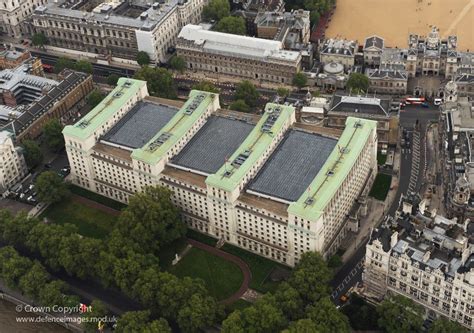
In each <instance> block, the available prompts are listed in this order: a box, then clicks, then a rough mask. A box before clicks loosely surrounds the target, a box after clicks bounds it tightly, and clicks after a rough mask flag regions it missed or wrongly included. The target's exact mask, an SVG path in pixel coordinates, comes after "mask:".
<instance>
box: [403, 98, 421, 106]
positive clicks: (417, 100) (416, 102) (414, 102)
mask: <svg viewBox="0 0 474 333" xmlns="http://www.w3.org/2000/svg"><path fill="white" fill-rule="evenodd" d="M424 102H425V98H424V97H408V98H406V99H405V103H406V104H407V105H420V104H423V103H424Z"/></svg>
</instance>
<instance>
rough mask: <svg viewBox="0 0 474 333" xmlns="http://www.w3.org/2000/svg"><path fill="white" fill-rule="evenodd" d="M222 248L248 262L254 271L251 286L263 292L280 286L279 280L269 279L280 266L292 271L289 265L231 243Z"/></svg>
mask: <svg viewBox="0 0 474 333" xmlns="http://www.w3.org/2000/svg"><path fill="white" fill-rule="evenodd" d="M221 250H224V251H226V252H228V253H231V254H233V255H235V256H237V257H239V258H241V259H242V260H243V261H245V262H246V263H247V265H249V268H250V271H251V272H252V280H251V281H250V288H252V289H255V290H257V291H259V292H262V293H265V292H269V291H274V290H275V289H276V287H277V286H278V284H279V282H274V281H271V280H270V279H269V275H270V273H271V272H272V271H273V270H274V269H277V268H279V269H283V270H287V271H290V268H289V267H286V266H283V265H280V264H278V263H276V262H274V261H272V260H269V259H266V258H264V257H260V256H259V255H256V254H253V253H251V252H248V251H245V250H243V249H240V248H238V247H236V246H233V245H230V244H225V245H224V246H223V247H222V248H221Z"/></svg>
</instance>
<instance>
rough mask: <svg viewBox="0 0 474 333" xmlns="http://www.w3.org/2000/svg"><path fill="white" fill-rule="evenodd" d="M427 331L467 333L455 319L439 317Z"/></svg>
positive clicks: (433, 332) (435, 332)
mask: <svg viewBox="0 0 474 333" xmlns="http://www.w3.org/2000/svg"><path fill="white" fill-rule="evenodd" d="M428 332H429V333H446V332H449V333H468V332H469V330H468V329H466V328H465V327H463V326H462V325H461V324H459V323H458V322H455V321H451V320H449V319H447V318H444V317H440V318H438V319H436V320H435V321H434V322H433V323H432V324H431V327H430V328H429V330H428Z"/></svg>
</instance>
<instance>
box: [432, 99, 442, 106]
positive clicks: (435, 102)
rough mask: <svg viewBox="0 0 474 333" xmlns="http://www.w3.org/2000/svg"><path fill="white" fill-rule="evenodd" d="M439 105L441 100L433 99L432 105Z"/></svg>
mask: <svg viewBox="0 0 474 333" xmlns="http://www.w3.org/2000/svg"><path fill="white" fill-rule="evenodd" d="M441 103H443V100H442V99H441V98H435V99H434V101H433V104H434V105H436V106H438V105H441Z"/></svg>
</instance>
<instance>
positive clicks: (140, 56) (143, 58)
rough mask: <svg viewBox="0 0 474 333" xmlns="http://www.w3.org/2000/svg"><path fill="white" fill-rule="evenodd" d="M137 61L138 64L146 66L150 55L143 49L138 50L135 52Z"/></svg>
mask: <svg viewBox="0 0 474 333" xmlns="http://www.w3.org/2000/svg"><path fill="white" fill-rule="evenodd" d="M137 63H138V64H139V65H140V66H146V65H149V64H150V56H149V55H148V53H146V52H145V51H139V52H138V53H137Z"/></svg>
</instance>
